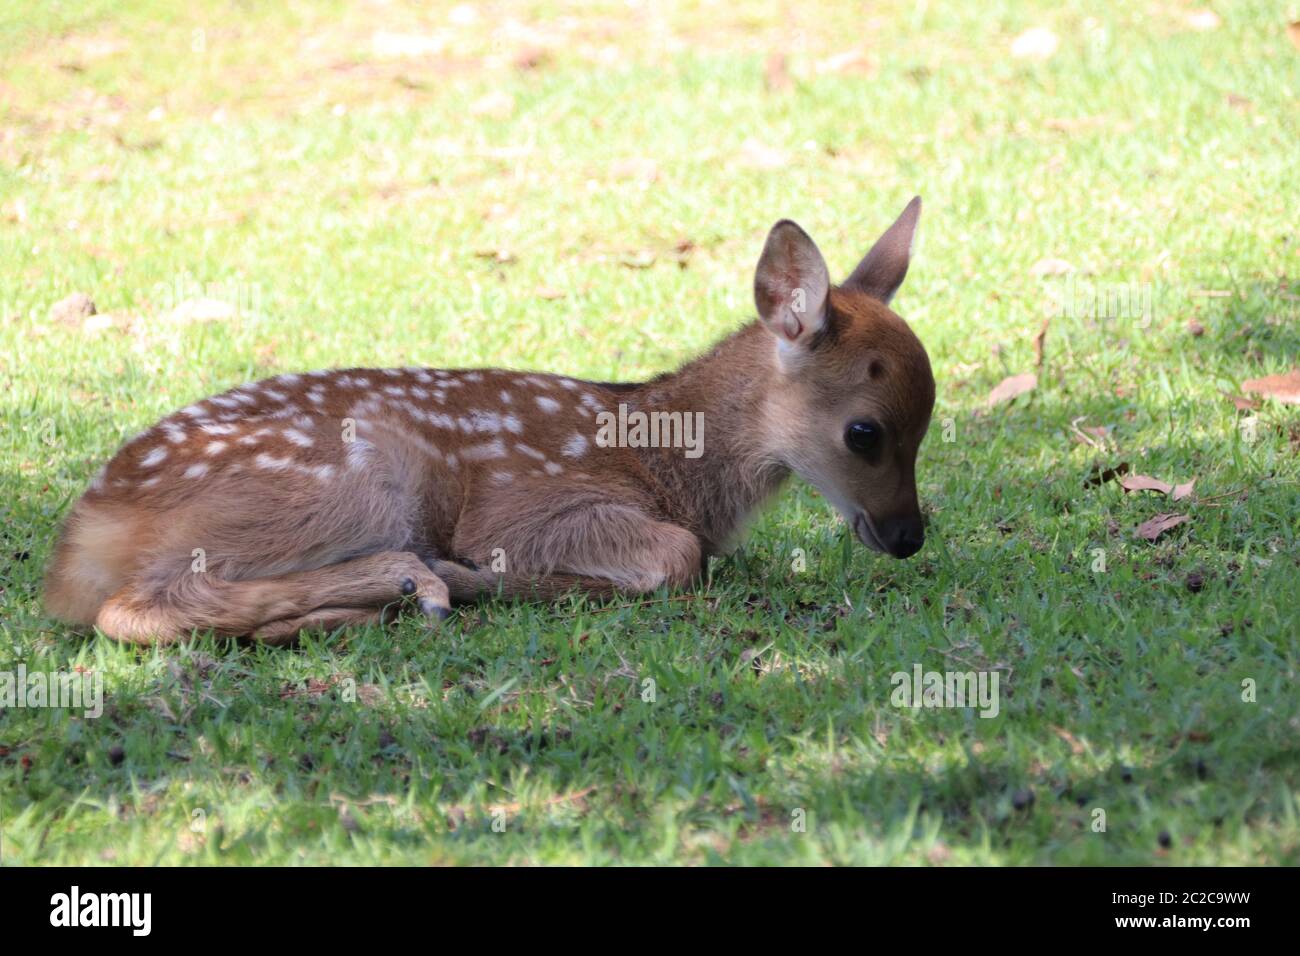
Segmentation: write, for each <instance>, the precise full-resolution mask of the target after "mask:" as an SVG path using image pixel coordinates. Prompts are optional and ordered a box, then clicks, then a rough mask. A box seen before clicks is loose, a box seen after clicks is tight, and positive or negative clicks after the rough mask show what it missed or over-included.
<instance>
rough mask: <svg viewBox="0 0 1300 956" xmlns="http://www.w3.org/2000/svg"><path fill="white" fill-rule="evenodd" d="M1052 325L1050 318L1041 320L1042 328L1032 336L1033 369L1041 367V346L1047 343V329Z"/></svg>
mask: <svg viewBox="0 0 1300 956" xmlns="http://www.w3.org/2000/svg"><path fill="white" fill-rule="evenodd" d="M1051 324H1052V320H1051V319H1050V318H1048V319H1043V325H1042V328H1040V329H1039V330H1038V334H1037V335H1035V336H1034V368H1042V367H1043V345H1044V343H1046V342H1047V327H1048V326H1049V325H1051Z"/></svg>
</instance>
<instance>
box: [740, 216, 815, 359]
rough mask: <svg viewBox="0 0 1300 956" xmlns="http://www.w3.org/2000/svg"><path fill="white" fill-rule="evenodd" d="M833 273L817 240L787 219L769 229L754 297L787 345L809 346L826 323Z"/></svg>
mask: <svg viewBox="0 0 1300 956" xmlns="http://www.w3.org/2000/svg"><path fill="white" fill-rule="evenodd" d="M830 287H831V277H830V272H829V271H828V270H827V269H826V260H825V259H823V258H822V254H821V252H820V251H819V250H818V248H817V245H816V244H815V243H814V242H813V241H812V239H810V238H808V233H806V232H804V231H803V230H802V229H800V228H799V227H798V226H797V225H795V224H794V223H793V222H791V221H790V220H789V219H782V220H781V221H780V222H778V223H777V224H776V225H775V226H773V227H772V231H771V232H769V233H768V234H767V242H766V243H765V244H764V245H763V254H762V255H761V256H760V257H759V259H758V269H757V270H756V271H755V272H754V303H755V304H756V305H757V306H758V317H759V318H760V319H762V320H763V324H764V325H766V326H767V327H768V329H769V331H771V332H772V333H773V334H774V335H775V336H776V337H777V341H779V342H780V343H781V345H782V346H783V347H785V348H789V347H792V346H807V344H808V343H809V342H810V341H811V340H812V338H813V336H814V335H816V334H817V333H818V332H819V331H821V328H822V326H823V325H825V323H826V299H827V296H828V295H829V293H830Z"/></svg>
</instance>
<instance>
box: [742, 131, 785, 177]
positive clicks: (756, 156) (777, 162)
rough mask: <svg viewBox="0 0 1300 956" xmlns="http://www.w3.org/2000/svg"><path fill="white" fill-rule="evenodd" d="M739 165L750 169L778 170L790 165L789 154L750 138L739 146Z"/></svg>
mask: <svg viewBox="0 0 1300 956" xmlns="http://www.w3.org/2000/svg"><path fill="white" fill-rule="evenodd" d="M740 163H741V165H742V166H748V167H749V168H751V169H780V168H781V167H782V166H788V165H789V164H790V154H789V153H787V152H786V151H785V150H783V149H779V148H777V147H775V146H768V145H767V144H766V143H760V142H759V141H758V140H756V139H752V138H751V139H747V140H745V141H744V142H743V143H741V144H740Z"/></svg>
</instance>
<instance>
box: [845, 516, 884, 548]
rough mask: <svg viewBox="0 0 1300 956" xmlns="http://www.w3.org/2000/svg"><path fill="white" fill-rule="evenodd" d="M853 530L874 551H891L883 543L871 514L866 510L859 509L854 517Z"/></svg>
mask: <svg viewBox="0 0 1300 956" xmlns="http://www.w3.org/2000/svg"><path fill="white" fill-rule="evenodd" d="M853 531H854V533H855V534H857V536H858V540H859V541H861V542H862V543H863V544H865V545H866V546H867V547H868V548H870V549H871V550H872V551H879V552H880V553H881V554H888V553H889V549H888V548H886V547H885V546H884V544H882V543H881V541H880V535H879V534H877V533H876V526H875V523H874V522H873V521H872V520H871V515H869V514H867V513H866V512H865V511H859V512H858V513H857V515H856V516H855V517H854V519H853Z"/></svg>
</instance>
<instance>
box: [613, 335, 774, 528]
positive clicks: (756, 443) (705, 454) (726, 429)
mask: <svg viewBox="0 0 1300 956" xmlns="http://www.w3.org/2000/svg"><path fill="white" fill-rule="evenodd" d="M777 374H778V373H777V370H776V365H775V349H774V347H773V341H772V337H771V335H770V334H769V333H768V332H767V330H765V329H764V328H763V327H762V326H761V325H760V324H759V323H758V322H757V321H755V322H752V323H751V324H749V325H747V326H745V327H744V328H741V329H739V330H737V331H736V332H734V333H732V334H731V335H729V336H728V337H727V338H725V339H723V340H722V341H721V342H719V343H718V344H717V345H715V346H714V347H713V349H711V350H710V351H709V352H707V353H706V354H704V355H702V356H700V357H699V358H697V359H695V360H693V361H691V362H688V363H687V364H686V365H683V366H682V367H681V368H680V369H678V370H677V371H676V372H670V373H667V374H664V375H661V376H659V377H658V378H654V379H651V380H650V381H648V382H645V383H642V384H639V385H637V386H635V387H632V388H629V389H628V390H627V392H626V393H624V395H620V397H619V400H620V401H621V402H626V404H627V406H628V410H629V411H632V410H637V411H642V412H647V413H649V412H680V413H682V414H683V415H694V414H695V413H697V412H698V413H701V415H700V416H698V417H697V418H696V419H695V420H696V421H698V422H699V423H701V424H702V427H703V434H702V436H699V437H701V438H702V452H701V453H700V454H699V456H698V457H695V458H691V457H688V456H687V454H686V453H685V452H686V450H685V449H683V448H680V447H676V448H674V447H652V448H640V449H637V454H638V455H639V457H640V459H641V462H642V464H643V465H644V467H645V469H646V471H647V472H648V473H649V475H650V477H651V478H652V479H653V480H654V482H655V484H656V485H657V486H658V488H657V491H658V492H659V494H660V496H661V502H660V505H661V507H662V508H663V509H664V511H665V512H666V513H667V514H668V515H669V516H670V517H671V518H672V519H673V520H675V521H677V522H680V523H681V524H683V525H684V526H686V527H687V528H689V529H690V530H691V531H693V532H694V533H695V534H696V535H698V536H699V537H700V539H701V540H702V542H703V544H704V548H705V551H706V553H717V552H718V551H719V550H722V549H723V548H724V547H725V546H726V545H727V544H728V542H729V540H730V539H732V538H733V537H734V536H735V535H736V533H737V532H738V531H740V529H741V527H742V526H743V525H744V523H745V521H746V519H748V518H749V517H750V515H752V513H753V512H754V511H755V510H756V509H757V508H758V507H759V506H760V505H761V504H763V502H764V501H765V500H766V499H768V498H770V497H771V496H772V495H773V494H774V493H775V492H776V491H777V489H778V488H780V486H781V484H782V482H784V481H785V479H786V478H787V477H788V476H789V473H790V470H789V468H788V467H787V466H786V465H785V464H783V463H782V462H781V461H780V460H779V459H777V458H776V457H775V456H773V455H772V454H770V453H769V452H768V451H767V450H766V448H765V445H764V441H763V440H762V439H763V435H765V434H766V431H767V429H766V425H765V420H764V415H765V409H766V404H767V401H766V400H767V396H768V394H769V393H770V389H771V387H772V383H773V380H774V378H775V377H776V376H777ZM661 444H662V443H661Z"/></svg>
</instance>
